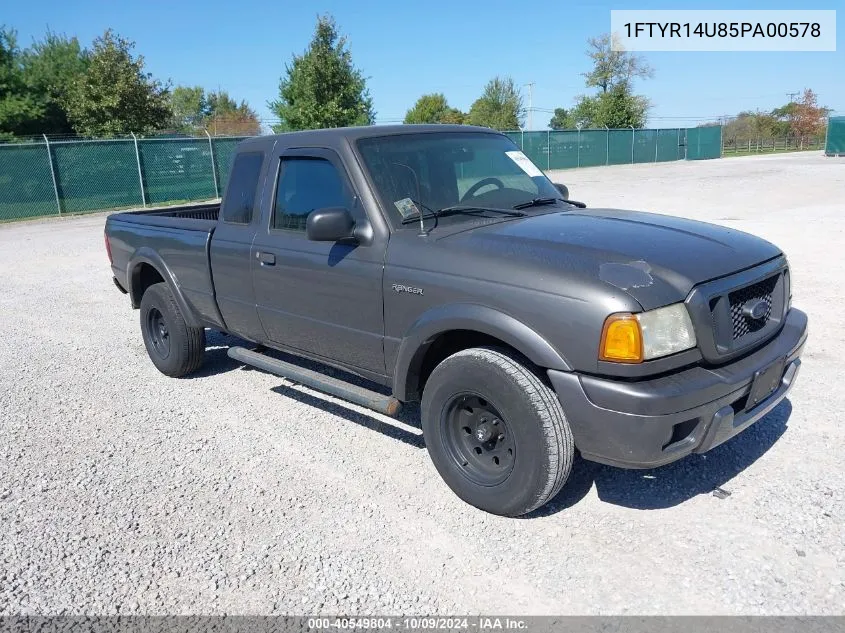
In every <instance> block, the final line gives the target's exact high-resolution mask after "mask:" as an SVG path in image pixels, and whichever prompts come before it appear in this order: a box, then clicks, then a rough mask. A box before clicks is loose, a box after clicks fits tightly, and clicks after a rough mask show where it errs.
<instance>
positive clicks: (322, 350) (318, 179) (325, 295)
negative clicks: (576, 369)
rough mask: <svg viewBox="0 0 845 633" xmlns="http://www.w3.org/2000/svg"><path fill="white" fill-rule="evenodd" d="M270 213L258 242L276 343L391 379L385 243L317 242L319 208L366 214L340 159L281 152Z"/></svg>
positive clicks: (261, 305)
mask: <svg viewBox="0 0 845 633" xmlns="http://www.w3.org/2000/svg"><path fill="white" fill-rule="evenodd" d="M272 168H273V171H274V172H275V174H274V175H272V174H268V183H269V182H271V181H272V180H271V179H272V178H273V177H275V186H274V187H272V188H270V187H267V190H272V191H273V194H272V198H271V199H270V200H268V201H265V207H266V206H269V213H267V214H266V215H265V220H262V226H260V227H259V228H258V231H257V233H256V237H255V241H254V242H253V247H252V250H253V256H252V270H253V277H252V278H253V285H254V287H255V299H256V303H257V305H258V315H259V318H260V319H261V323H262V325H263V326H264V330H265V332H266V336H267V338H268V339H269V340H270V341H273V342H275V343H278V344H280V345H282V346H284V347H288V348H292V349H293V350H300V351H302V352H305V353H306V354H310V355H314V356H319V357H323V358H326V359H329V360H333V361H337V362H340V363H343V364H345V365H350V366H352V367H356V368H359V369H364V370H367V371H370V372H375V373H377V374H379V375H384V374H385V368H384V349H383V344H384V316H383V311H382V275H383V259H384V249H385V245H384V244H383V243H374V244H372V245H369V246H366V245H360V244H341V243H330V242H312V241H310V240H309V239H308V238H307V237H306V235H305V222H306V219H307V218H308V214H309V213H310V212H311V211H314V210H315V209H322V208H326V207H339V206H341V207H346V208H347V209H349V210H350V212H351V213H352V214H353V216H354V217H355V219H356V221H366V219H367V215H366V211H365V210H364V208H363V206H362V204H361V202H360V197H359V195H358V194H357V192H356V191H355V189H354V188H353V185H352V183H351V181H350V179H349V176H348V174H347V172H346V170H345V168H344V165H343V162H342V161H341V160H340V158H339V156H338V155H337V154H336V153H335V152H334V151H332V150H329V149H289V150H285V151H283V152H280V154H277V156H276V159H275V161H274V165H273V167H272Z"/></svg>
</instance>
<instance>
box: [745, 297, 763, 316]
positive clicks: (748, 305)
mask: <svg viewBox="0 0 845 633" xmlns="http://www.w3.org/2000/svg"><path fill="white" fill-rule="evenodd" d="M768 311H769V304H768V302H767V301H766V300H765V299H750V300H748V301H746V302H745V305H743V306H742V314H743V316H746V317H748V318H749V319H754V320H757V319H762V318H764V317H765V316H766V313H767V312H768Z"/></svg>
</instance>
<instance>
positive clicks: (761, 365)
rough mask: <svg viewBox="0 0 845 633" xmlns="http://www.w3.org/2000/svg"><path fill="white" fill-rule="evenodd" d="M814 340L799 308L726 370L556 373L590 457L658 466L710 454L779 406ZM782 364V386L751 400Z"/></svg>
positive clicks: (564, 401) (577, 437) (632, 465)
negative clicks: (617, 375) (756, 384)
mask: <svg viewBox="0 0 845 633" xmlns="http://www.w3.org/2000/svg"><path fill="white" fill-rule="evenodd" d="M806 340H807V315H806V314H804V313H803V312H801V311H800V310H795V309H794V308H793V309H791V310H790V311H789V312H788V314H787V315H786V318H785V321H784V325H783V327H782V328H781V331H780V332H779V333H778V334H777V336H775V337H774V338H773V339H772V340H770V341H769V342H768V343H766V344H765V345H764V346H763V347H761V348H759V349H757V350H756V351H754V352H752V353H751V354H749V355H747V356H744V357H743V358H740V359H739V360H736V361H733V362H731V363H729V364H727V365H722V366H720V367H712V368H707V367H702V366H696V367H690V368H688V369H683V370H680V371H678V372H676V373H672V374H669V375H664V376H661V377H659V378H652V379H648V380H640V381H636V382H632V381H623V380H608V379H604V378H597V377H594V376H587V375H583V374H578V373H575V372H562V371H555V370H549V372H548V374H549V379H550V380H551V382H552V386H553V387H554V389H555V391H556V392H557V396H558V398H559V399H560V402H561V404H562V405H563V410H564V412H565V413H566V417H567V419H568V420H569V424H570V426H571V428H572V433H573V435H574V437H575V445H576V446H577V447H578V449H579V450H580V451H581V454H582V455H583V457H584V458H586V459H589V460H592V461H597V462H601V463H605V464H611V465H613V466H621V467H624V468H652V467H655V466H661V465H663V464H668V463H669V462H673V461H675V460H677V459H680V458H681V457H684V456H686V455H689V454H690V453H703V452H705V451H708V450H710V449H711V448H714V447H716V446H718V445H719V444H721V443H722V442H724V441H725V440H727V439H729V438H731V437H733V436H734V435H736V434H737V433H739V432H740V431H742V430H743V429H745V428H747V427H749V426H750V425H751V424H753V423H754V422H756V421H757V420H759V419H760V418H762V417H763V416H765V415H766V414H767V413H769V412H770V411H771V410H772V409H774V408H775V406H777V404H778V403H779V402H780V401H781V400H783V399H784V398H785V397H786V394H787V393H788V392H789V390H790V388H791V387H792V385H793V384H794V382H795V377H796V375H797V374H798V370H799V368H800V367H801V358H800V357H801V352H802V351H803V349H804V343H805V342H806ZM780 361H784V367H783V373H782V374H781V377H780V382H779V383H778V385H777V387H776V388H775V390H774V391H773V392H772V393H771V394H769V395H768V396H766V397H765V398H764V399H763V400H761V401H759V402H757V403H753V402H749V394H750V393H751V390H752V383H753V381H754V377H755V374H756V373H757V372H759V371H761V370H764V369H766V368H768V367H770V366H772V365H773V364H775V363H778V362H780Z"/></svg>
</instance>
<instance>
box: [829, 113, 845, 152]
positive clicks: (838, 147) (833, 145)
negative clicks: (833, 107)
mask: <svg viewBox="0 0 845 633" xmlns="http://www.w3.org/2000/svg"><path fill="white" fill-rule="evenodd" d="M824 153H825V155H826V156H845V116H832V117H830V119H828V121H827V138H826V139H825V144H824Z"/></svg>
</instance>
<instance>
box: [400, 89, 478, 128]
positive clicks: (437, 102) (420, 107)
mask: <svg viewBox="0 0 845 633" xmlns="http://www.w3.org/2000/svg"><path fill="white" fill-rule="evenodd" d="M464 117H465V115H464V113H463V112H461V111H460V110H458V109H457V108H453V107H451V106H450V105H449V103H448V102H447V101H446V97H445V96H444V95H443V94H442V93H439V92H435V93H432V94H427V95H423V96H421V97H420V98H419V99H417V102H416V103H415V104H414V107H412V108H411V109H410V110H408V111H407V112H406V113H405V123H463V120H464Z"/></svg>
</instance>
